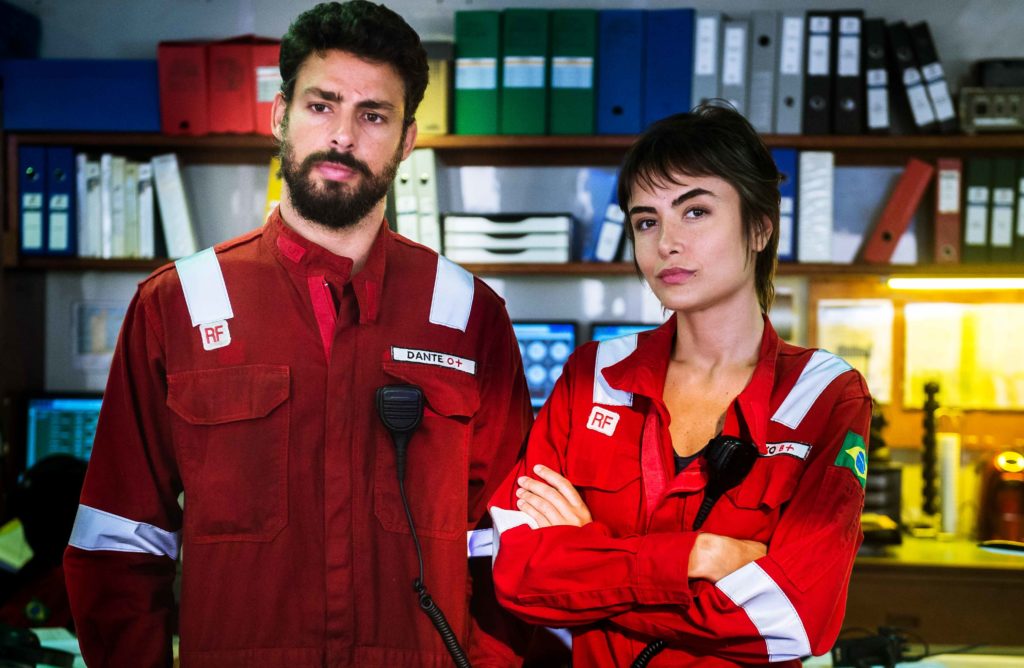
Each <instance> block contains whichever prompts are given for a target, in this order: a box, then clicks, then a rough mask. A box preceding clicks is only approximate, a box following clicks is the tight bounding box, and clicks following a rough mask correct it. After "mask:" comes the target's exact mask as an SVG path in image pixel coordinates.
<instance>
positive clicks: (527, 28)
mask: <svg viewBox="0 0 1024 668" xmlns="http://www.w3.org/2000/svg"><path fill="white" fill-rule="evenodd" d="M548 32H549V31H548V11H547V10H546V9H506V10H505V13H504V16H503V17H502V38H503V43H504V50H503V62H502V72H501V114H500V118H499V123H498V126H499V127H500V128H501V130H500V132H501V134H504V135H542V134H546V133H547V109H548V81H547V69H548V56H549V54H548V49H549V40H548Z"/></svg>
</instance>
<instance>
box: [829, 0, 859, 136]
mask: <svg viewBox="0 0 1024 668" xmlns="http://www.w3.org/2000/svg"><path fill="white" fill-rule="evenodd" d="M863 21H864V12H862V11H859V10H857V11H853V10H848V11H843V12H840V13H838V14H837V15H836V27H837V35H836V39H835V58H834V62H835V72H836V76H835V104H834V105H833V116H832V118H833V131H834V132H835V133H836V134H840V135H859V134H863V133H864V74H863V71H862V70H861V24H862V22H863Z"/></svg>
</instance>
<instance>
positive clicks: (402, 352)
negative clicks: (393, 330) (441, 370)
mask: <svg viewBox="0 0 1024 668" xmlns="http://www.w3.org/2000/svg"><path fill="white" fill-rule="evenodd" d="M391 359H393V360H394V361H396V362H412V363H413V364H430V365H432V366H441V367H445V368H446V369H454V370H455V371H461V372H463V373H468V374H469V375H471V376H475V375H476V362H474V361H473V360H471V359H466V358H465V357H457V356H455V355H449V354H448V353H438V352H434V351H433V350H416V349H415V348H398V347H396V346H391Z"/></svg>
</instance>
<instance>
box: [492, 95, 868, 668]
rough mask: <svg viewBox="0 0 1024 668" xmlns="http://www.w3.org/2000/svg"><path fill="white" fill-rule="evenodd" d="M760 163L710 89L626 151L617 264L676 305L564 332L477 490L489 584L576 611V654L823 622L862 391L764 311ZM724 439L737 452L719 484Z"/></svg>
mask: <svg viewBox="0 0 1024 668" xmlns="http://www.w3.org/2000/svg"><path fill="white" fill-rule="evenodd" d="M778 181H779V174H778V171H777V169H776V168H775V165H774V163H773V161H772V158H771V155H770V153H769V152H768V150H767V149H766V147H765V145H764V143H763V142H762V141H761V139H760V138H759V137H758V135H757V133H756V132H755V131H754V129H753V128H752V127H751V125H750V124H749V123H748V122H747V121H746V120H745V119H744V118H743V117H742V116H740V115H739V114H738V113H736V112H735V111H733V110H731V109H726V108H722V107H717V106H707V105H705V106H701V107H698V108H697V109H695V110H694V111H693V112H692V113H688V114H678V115H676V116H672V117H670V118H666V119H664V120H662V121H659V122H658V123H656V124H654V125H653V126H651V127H650V128H649V129H648V130H647V132H645V133H644V134H643V135H642V136H641V137H640V138H639V139H638V140H637V142H636V143H635V144H634V146H633V147H632V148H631V149H630V151H629V153H628V154H627V156H626V159H625V163H624V165H623V168H622V171H621V173H620V180H619V186H618V188H619V202H620V205H621V207H622V210H623V212H624V213H625V215H626V225H627V229H628V230H629V234H630V237H631V238H632V240H633V243H634V248H635V252H636V266H637V269H638V271H639V273H640V274H641V276H642V277H643V279H644V280H645V281H646V282H647V283H648V284H649V285H650V287H651V288H652V289H653V290H654V293H655V294H656V295H657V296H658V298H659V299H660V300H661V303H662V304H663V305H664V307H665V308H666V309H667V310H669V311H671V312H672V314H673V315H672V317H670V318H669V320H668V321H667V322H666V323H665V324H664V325H663V326H661V327H659V328H658V329H656V330H653V331H651V332H645V333H643V334H640V335H637V336H630V337H623V338H620V339H613V340H611V341H607V342H603V343H601V344H597V343H590V344H587V345H585V346H582V347H581V348H579V349H578V350H577V351H576V352H575V353H574V355H573V356H572V358H571V359H570V360H569V362H568V363H567V365H566V367H565V369H564V371H563V375H562V378H561V380H560V381H559V383H558V384H557V386H556V387H555V389H554V391H553V393H552V396H551V397H550V399H549V400H548V402H547V404H546V405H545V406H544V408H543V409H542V410H541V412H540V414H539V416H538V419H537V422H536V424H535V425H534V427H533V431H532V433H531V435H530V439H529V443H528V446H527V450H526V453H525V457H524V459H523V460H522V461H521V462H520V464H519V466H518V467H517V469H516V470H515V471H514V472H513V474H512V475H511V476H510V477H509V478H508V480H506V481H505V483H504V485H503V486H502V488H501V489H499V491H498V493H497V494H496V495H495V496H494V497H493V498H492V500H491V514H492V517H493V518H494V523H495V528H496V530H497V532H498V533H499V537H498V552H497V554H496V558H495V565H494V579H495V586H496V589H497V592H498V597H499V600H500V601H501V602H502V603H503V605H505V606H506V607H507V608H509V609H510V610H512V611H513V612H514V613H516V614H517V615H519V616H520V617H522V618H524V619H526V620H528V621H530V622H534V623H538V624H544V625H548V626H570V627H573V636H574V641H573V657H574V665H576V666H613V665H614V666H627V665H630V664H631V663H632V662H633V660H634V658H635V657H637V655H638V654H640V653H641V651H643V650H644V648H645V647H646V646H647V645H648V644H649V643H651V642H653V641H657V640H661V641H663V643H664V644H665V645H666V646H665V648H664V650H663V651H662V652H661V653H660V654H658V655H657V656H655V658H654V659H653V660H652V661H651V664H650V665H652V666H678V665H690V664H699V665H702V666H712V665H735V664H737V663H743V664H746V663H767V662H779V661H789V662H792V663H793V664H794V665H798V661H797V660H798V659H799V658H800V657H802V656H806V655H810V654H822V653H824V652H827V651H828V650H829V649H830V648H831V646H832V644H833V642H834V641H835V638H836V636H837V634H838V632H839V629H840V626H841V623H842V617H843V611H844V609H845V604H846V589H847V585H848V582H849V577H850V571H851V568H852V566H853V559H854V555H855V553H856V551H857V548H858V547H859V544H860V540H861V533H860V512H861V508H862V505H863V499H864V491H863V489H864V482H865V479H866V473H867V461H866V444H865V441H866V439H867V435H868V423H869V420H870V411H871V400H870V397H869V395H868V391H867V388H866V386H865V384H864V380H863V378H862V377H861V376H860V374H858V373H857V372H856V371H855V370H853V369H851V368H850V366H849V365H848V364H847V363H845V362H844V361H843V360H841V359H839V358H838V357H836V356H834V355H832V354H830V353H827V352H825V351H820V350H819V351H816V350H811V349H804V348H798V347H796V346H792V345H789V344H786V343H784V342H782V341H781V340H780V339H779V337H778V335H777V334H776V333H775V330H774V329H773V328H772V325H771V323H770V322H769V321H768V319H767V317H766V315H765V314H766V313H767V312H768V310H769V308H770V306H771V302H772V298H773V296H774V288H773V286H772V277H773V274H774V270H775V264H776V252H777V246H778V237H779V232H778V222H779V191H778ZM723 437H730V438H731V439H732V440H731V446H723V445H722V443H723V441H722V438H723ZM709 443H710V444H709ZM723 447H724V448H726V449H728V448H730V447H731V448H733V449H734V450H735V451H736V453H738V454H743V452H747V453H754V450H755V449H756V453H754V454H756V456H752V457H751V459H752V460H754V463H753V467H752V469H750V470H749V473H747V474H746V475H745V477H742V480H741V481H740V482H739V484H738V485H736V486H735V487H733V488H732V489H729V490H728V491H724V493H722V494H721V495H720V496H718V497H717V498H716V494H715V492H716V491H718V492H721V491H722V490H721V486H722V484H723V476H726V475H727V473H726V472H722V471H719V470H717V469H715V468H714V467H713V464H714V463H716V462H720V461H721V456H722V453H723V450H722V448H723ZM741 473H742V472H741ZM705 501H706V503H705ZM702 504H704V505H706V506H709V507H710V513H708V512H707V509H705V510H704V511H701V510H700V508H701V505H702ZM698 513H701V514H703V515H704V516H705V517H704V518H701V519H699V520H698V517H697V516H698ZM701 522H702V524H701ZM698 526H699V530H698V529H697V527H698ZM652 649H657V646H656V647H654V648H652ZM652 653H653V652H652Z"/></svg>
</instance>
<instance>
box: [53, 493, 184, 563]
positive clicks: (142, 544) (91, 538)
mask: <svg viewBox="0 0 1024 668" xmlns="http://www.w3.org/2000/svg"><path fill="white" fill-rule="evenodd" d="M68 545H70V546H72V547H77V548H78V549H80V550H88V551H90V552H94V551H96V550H111V551H113V552H137V553H139V554H154V555H156V556H159V557H170V558H171V559H177V558H178V549H179V548H180V547H181V533H180V532H178V531H174V532H171V531H164V530H163V529H160V528H159V527H155V526H153V525H152V524H144V523H142V522H135V521H133V520H129V519H126V518H124V517H120V516H118V515H114V514H112V513H108V512H104V511H102V510H98V509H96V508H92V507H90V506H86V505H80V506H78V514H77V515H76V516H75V526H74V527H73V528H72V529H71V538H70V539H69V540H68Z"/></svg>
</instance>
